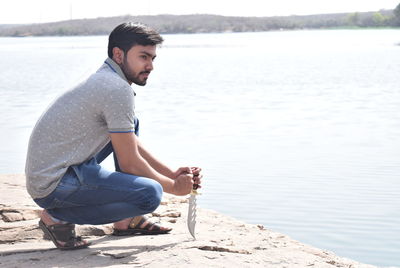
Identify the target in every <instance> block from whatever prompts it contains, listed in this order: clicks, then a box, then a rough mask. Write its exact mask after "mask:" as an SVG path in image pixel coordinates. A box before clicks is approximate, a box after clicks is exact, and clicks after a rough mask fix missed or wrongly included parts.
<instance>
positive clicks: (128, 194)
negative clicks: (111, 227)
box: [34, 120, 163, 224]
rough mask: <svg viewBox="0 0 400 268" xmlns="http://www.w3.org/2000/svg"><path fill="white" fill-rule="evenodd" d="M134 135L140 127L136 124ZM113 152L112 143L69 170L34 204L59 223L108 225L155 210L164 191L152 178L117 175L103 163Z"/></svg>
mask: <svg viewBox="0 0 400 268" xmlns="http://www.w3.org/2000/svg"><path fill="white" fill-rule="evenodd" d="M135 126H136V128H135V134H136V135H137V134H138V131H139V124H138V121H137V120H136V122H135ZM112 152H113V148H112V144H111V142H110V143H109V144H107V146H106V147H105V148H104V149H103V150H101V151H100V152H99V153H98V154H97V155H95V157H93V158H92V159H89V160H88V161H86V162H84V163H82V164H80V165H75V166H71V167H69V168H68V171H67V173H66V174H65V175H64V176H63V178H62V179H61V181H60V183H59V184H58V186H57V188H56V189H55V190H54V191H53V192H52V193H51V194H50V195H48V196H46V197H44V198H40V199H35V200H34V201H35V202H36V203H37V204H38V205H39V206H40V207H42V208H45V209H46V210H47V212H48V213H49V214H50V215H51V216H53V217H55V218H57V219H60V220H63V221H66V222H70V223H76V224H106V223H112V222H117V221H120V220H122V219H126V218H130V217H134V216H138V215H143V214H146V213H150V212H152V211H154V210H155V209H156V208H157V207H158V206H159V205H160V202H161V197H162V192H163V189H162V187H161V185H160V184H159V183H158V182H157V181H155V180H152V179H149V178H144V177H138V176H135V175H131V174H127V173H123V172H120V169H119V166H118V161H117V159H116V157H115V154H114V162H115V167H116V170H117V171H116V172H113V171H108V170H106V169H104V168H103V167H102V166H100V163H101V162H102V161H103V160H104V159H105V158H106V157H107V156H108V155H110V154H111V153H112Z"/></svg>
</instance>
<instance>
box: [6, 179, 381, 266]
mask: <svg viewBox="0 0 400 268" xmlns="http://www.w3.org/2000/svg"><path fill="white" fill-rule="evenodd" d="M0 196H1V201H0V214H1V218H0V266H1V267H28V266H29V267H31V268H33V267H54V266H61V267H67V266H68V267H69V266H71V265H75V264H78V266H80V267H105V266H113V267H188V266H190V267H282V268H283V267H327V268H328V267H329V268H331V267H352V268H357V267H360V268H372V267H375V266H372V265H367V264H362V263H359V262H356V261H353V260H350V259H346V258H342V257H339V256H336V255H335V254H334V253H332V252H328V251H325V250H322V249H318V248H314V247H312V246H308V245H305V244H302V243H300V242H298V241H295V240H293V239H291V238H289V237H288V236H286V235H283V234H280V233H276V232H274V231H272V230H269V229H267V227H265V226H262V225H252V224H246V223H244V222H240V221H238V220H236V219H234V218H231V217H227V216H225V215H222V214H219V213H217V212H215V211H211V210H205V209H201V208H200V209H199V210H198V216H197V226H196V233H197V240H193V239H192V238H191V236H190V234H189V233H188V231H187V227H186V217H187V213H186V211H187V201H186V198H184V197H179V198H178V197H173V196H171V195H166V196H165V198H164V200H163V202H162V204H161V206H160V207H159V208H158V209H157V210H156V211H155V212H154V213H152V214H151V215H150V216H152V217H154V218H156V219H159V220H161V221H162V222H163V224H166V225H169V226H171V227H173V228H174V229H173V231H172V233H171V234H168V235H160V236H132V237H122V238H121V237H113V236H110V235H109V234H110V233H111V226H110V225H101V226H86V225H85V226H79V227H78V233H80V234H81V235H83V236H85V238H87V239H89V240H90V241H92V242H93V245H92V246H91V247H90V248H88V249H82V250H77V251H60V250H57V249H55V248H54V245H53V244H52V243H51V242H49V241H46V240H43V238H42V236H43V234H42V232H41V231H40V230H39V229H38V226H37V222H38V213H39V211H40V208H39V207H37V206H36V205H35V204H34V202H33V201H32V200H31V198H30V197H29V196H28V194H27V193H26V189H25V179H24V176H23V175H0ZM76 261H79V262H78V263H76Z"/></svg>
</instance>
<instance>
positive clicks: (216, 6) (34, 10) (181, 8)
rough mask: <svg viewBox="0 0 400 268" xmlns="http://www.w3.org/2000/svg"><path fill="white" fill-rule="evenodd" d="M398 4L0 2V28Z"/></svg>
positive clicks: (371, 0)
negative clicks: (118, 18) (114, 18)
mask: <svg viewBox="0 0 400 268" xmlns="http://www.w3.org/2000/svg"><path fill="white" fill-rule="evenodd" d="M399 3H400V0H331V1H324V0H274V1H271V0H270V1H268V0H197V1H190V0H141V1H135V0H111V1H110V0H108V1H104V0H2V3H1V5H0V24H11V23H42V22H50V21H61V20H69V19H70V18H72V19H81V18H96V17H111V16H120V15H128V14H129V15H157V14H175V15H180V14H217V15H225V16H281V15H307V14H325V13H336V12H356V11H359V12H362V11H378V10H380V9H394V8H395V7H396V6H397V5H398V4H399Z"/></svg>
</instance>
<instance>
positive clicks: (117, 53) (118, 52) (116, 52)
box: [112, 47, 124, 64]
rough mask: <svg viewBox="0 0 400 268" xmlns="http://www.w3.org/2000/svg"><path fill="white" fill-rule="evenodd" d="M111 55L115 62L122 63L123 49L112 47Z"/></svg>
mask: <svg viewBox="0 0 400 268" xmlns="http://www.w3.org/2000/svg"><path fill="white" fill-rule="evenodd" d="M112 51H113V57H112V59H113V60H114V61H115V62H116V63H117V64H122V62H123V61H124V51H122V49H120V48H119V47H113V49H112Z"/></svg>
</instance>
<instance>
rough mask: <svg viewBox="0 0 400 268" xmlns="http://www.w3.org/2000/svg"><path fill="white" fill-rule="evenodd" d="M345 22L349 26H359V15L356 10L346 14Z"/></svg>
mask: <svg viewBox="0 0 400 268" xmlns="http://www.w3.org/2000/svg"><path fill="white" fill-rule="evenodd" d="M347 23H348V24H349V25H351V26H359V24H360V15H359V14H358V12H355V13H351V14H349V15H348V16H347Z"/></svg>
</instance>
